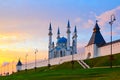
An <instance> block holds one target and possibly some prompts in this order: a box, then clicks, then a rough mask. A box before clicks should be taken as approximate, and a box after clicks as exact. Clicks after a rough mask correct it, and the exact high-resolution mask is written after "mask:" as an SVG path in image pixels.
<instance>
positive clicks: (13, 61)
mask: <svg viewBox="0 0 120 80" xmlns="http://www.w3.org/2000/svg"><path fill="white" fill-rule="evenodd" d="M13 64H14V61H12V74H13V73H14V70H13Z"/></svg>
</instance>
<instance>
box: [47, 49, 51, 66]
mask: <svg viewBox="0 0 120 80" xmlns="http://www.w3.org/2000/svg"><path fill="white" fill-rule="evenodd" d="M50 66H51V65H50V51H49V54H48V68H50Z"/></svg>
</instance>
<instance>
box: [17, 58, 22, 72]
mask: <svg viewBox="0 0 120 80" xmlns="http://www.w3.org/2000/svg"><path fill="white" fill-rule="evenodd" d="M16 70H17V71H18V72H19V71H21V70H22V62H21V61H20V59H19V61H18V63H17V65H16Z"/></svg>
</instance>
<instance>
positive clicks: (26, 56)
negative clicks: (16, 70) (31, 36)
mask: <svg viewBox="0 0 120 80" xmlns="http://www.w3.org/2000/svg"><path fill="white" fill-rule="evenodd" d="M27 56H28V54H26V55H25V71H27Z"/></svg>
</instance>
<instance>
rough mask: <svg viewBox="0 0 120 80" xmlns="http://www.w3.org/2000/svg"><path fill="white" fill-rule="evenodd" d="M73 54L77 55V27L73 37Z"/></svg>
mask: <svg viewBox="0 0 120 80" xmlns="http://www.w3.org/2000/svg"><path fill="white" fill-rule="evenodd" d="M73 50H74V51H73V52H74V54H76V53H77V29H76V26H75V29H74V35H73Z"/></svg>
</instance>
